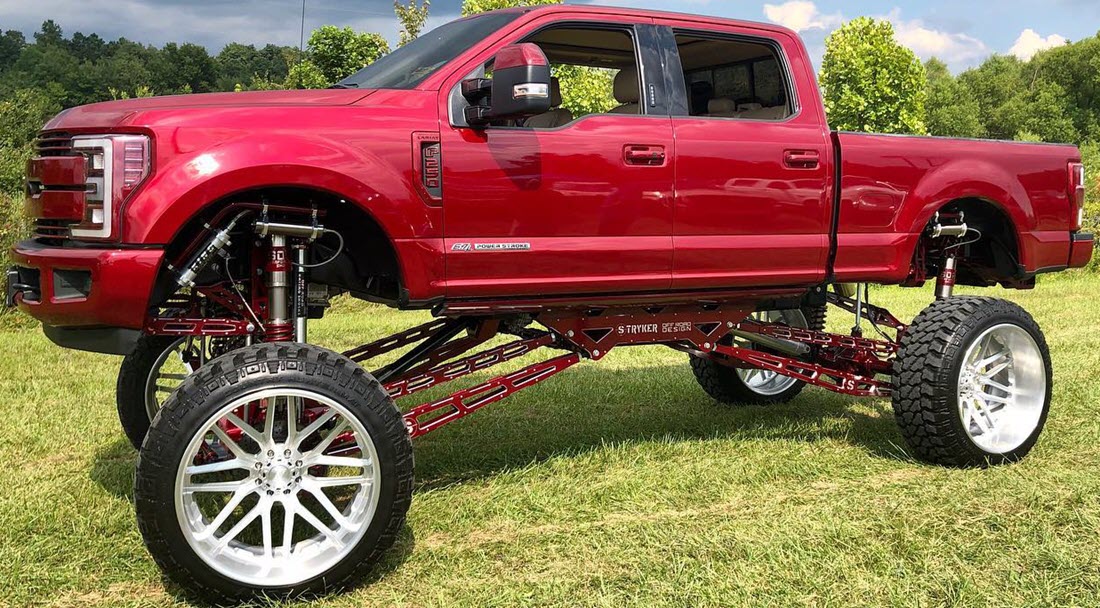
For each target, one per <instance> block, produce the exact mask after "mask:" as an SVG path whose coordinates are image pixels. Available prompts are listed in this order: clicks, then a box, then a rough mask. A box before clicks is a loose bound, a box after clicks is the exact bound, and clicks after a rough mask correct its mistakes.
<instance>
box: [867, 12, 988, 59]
mask: <svg viewBox="0 0 1100 608" xmlns="http://www.w3.org/2000/svg"><path fill="white" fill-rule="evenodd" d="M886 19H889V20H890V22H891V23H893V24H894V32H895V34H896V36H897V39H898V42H900V43H901V44H904V45H905V46H907V47H909V48H910V49H912V50H913V52H914V53H916V54H917V57H920V58H921V59H930V58H932V57H936V58H938V59H941V60H943V61H944V62H946V63H947V64H948V65H950V66H952V67H953V68H956V67H961V66H966V65H970V64H972V63H974V62H975V61H977V60H980V59H984V58H985V57H987V56H988V55H989V54H990V50H989V47H987V46H986V45H985V43H984V42H982V41H981V40H978V39H977V38H974V37H973V36H969V35H967V34H963V33H959V32H945V31H942V30H936V29H932V28H930V27H928V26H926V25H925V24H924V22H923V21H921V20H920V19H911V20H908V21H907V20H905V19H902V18H901V11H899V10H898V9H894V10H893V11H890V14H889V15H887V16H886Z"/></svg>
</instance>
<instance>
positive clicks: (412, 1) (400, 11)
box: [393, 0, 432, 46]
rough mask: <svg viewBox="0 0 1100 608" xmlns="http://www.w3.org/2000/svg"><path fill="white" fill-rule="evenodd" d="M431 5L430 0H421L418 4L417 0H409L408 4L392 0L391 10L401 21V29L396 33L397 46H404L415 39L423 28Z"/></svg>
mask: <svg viewBox="0 0 1100 608" xmlns="http://www.w3.org/2000/svg"><path fill="white" fill-rule="evenodd" d="M431 7H432V3H431V0H423V4H420V5H417V0H409V2H408V4H402V3H401V1H400V0H393V12H394V13H396V14H397V20H398V21H400V22H401V31H399V32H398V33H397V36H398V41H397V46H405V45H406V44H408V43H410V42H412V41H413V40H416V37H417V36H419V35H420V32H421V31H422V30H423V29H424V22H425V21H427V20H428V10H429V9H431Z"/></svg>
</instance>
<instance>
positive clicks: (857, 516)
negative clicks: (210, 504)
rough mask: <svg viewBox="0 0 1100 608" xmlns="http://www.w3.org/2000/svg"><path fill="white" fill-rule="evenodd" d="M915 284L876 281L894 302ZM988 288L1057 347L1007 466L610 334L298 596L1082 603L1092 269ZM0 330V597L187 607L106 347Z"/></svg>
mask: <svg viewBox="0 0 1100 608" xmlns="http://www.w3.org/2000/svg"><path fill="white" fill-rule="evenodd" d="M929 293H930V292H929V290H928V289H925V290H922V291H916V290H900V289H879V290H875V292H874V294H873V295H874V298H875V299H876V301H877V302H878V303H880V304H883V305H886V306H889V307H890V308H892V309H894V310H895V311H896V313H897V314H898V316H899V317H901V318H911V317H912V316H913V315H914V314H915V313H916V312H917V311H918V310H919V309H920V308H922V307H923V306H924V305H925V304H926V303H927V302H928V300H929ZM989 293H992V294H996V295H1001V296H1004V297H1008V298H1011V299H1013V300H1016V301H1018V302H1020V303H1021V304H1023V305H1024V306H1025V307H1026V308H1028V309H1029V310H1031V311H1032V312H1033V314H1035V316H1036V317H1037V318H1038V319H1039V322H1040V324H1041V325H1042V326H1043V327H1044V329H1045V331H1046V334H1047V337H1048V340H1049V342H1050V345H1051V349H1052V354H1053V357H1054V367H1055V387H1054V406H1053V411H1052V414H1051V417H1050V421H1049V424H1048V426H1047V430H1046V432H1045V434H1044V436H1043V439H1042V440H1041V441H1040V443H1039V445H1038V447H1037V448H1036V450H1035V451H1034V452H1033V453H1032V455H1031V456H1030V457H1029V458H1027V459H1026V460H1025V461H1024V462H1022V463H1020V464H1018V465H1015V466H1010V467H1002V468H997V469H994V470H988V471H959V470H949V469H944V468H939V467H934V466H927V465H923V464H920V463H917V462H914V461H913V460H912V459H910V458H909V457H908V456H907V455H906V452H905V450H904V449H903V448H902V447H900V446H899V444H900V442H901V438H900V436H899V435H898V433H897V431H896V429H895V426H894V421H893V417H892V413H891V410H890V406H889V403H888V402H887V401H882V400H877V401H859V400H855V399H850V398H846V397H842V396H838V395H834V394H832V393H828V392H825V391H823V390H819V389H808V390H807V391H805V392H804V393H803V394H802V395H801V396H800V397H799V398H797V399H796V400H794V402H792V403H790V404H788V405H784V406H779V407H771V408H748V409H727V408H723V407H719V406H717V405H715V404H713V403H712V402H711V401H710V400H709V399H708V398H707V397H706V396H705V395H704V394H703V393H702V391H701V390H700V389H699V388H698V387H697V386H696V385H695V383H694V381H693V379H692V377H691V374H690V372H689V371H688V369H687V366H686V364H685V360H684V356H683V355H681V354H678V353H675V352H673V351H671V350H668V349H660V348H639V349H622V350H620V351H615V352H613V353H612V354H611V355H610V356H609V357H608V358H607V359H606V360H605V361H603V362H601V363H595V364H594V363H583V364H581V365H579V366H577V367H576V368H574V369H573V370H570V371H569V372H566V373H565V374H563V375H562V376H559V377H558V378H555V379H553V380H550V381H548V382H547V383H546V384H543V385H540V386H538V387H536V388H533V389H530V390H529V391H527V392H524V393H520V394H518V395H517V396H515V397H513V398H511V399H509V400H506V401H504V402H502V403H500V404H497V405H493V406H491V407H489V408H487V409H486V410H484V411H482V412H479V413H478V414H477V415H476V416H473V417H471V418H469V419H467V420H464V421H462V422H460V423H457V424H454V425H452V426H449V427H447V428H446V429H444V430H441V431H439V432H437V433H435V434H432V435H429V436H427V437H425V438H422V439H421V440H418V441H417V442H416V450H417V459H416V464H417V471H416V473H417V481H418V491H417V494H416V497H415V499H414V501H413V506H412V510H411V512H410V515H409V525H408V527H407V528H406V530H405V531H404V533H403V535H402V537H401V539H400V541H399V544H398V546H397V547H396V548H395V549H394V551H392V552H391V554H390V556H389V558H388V559H387V560H386V562H385V563H384V564H383V565H382V566H381V567H380V568H379V569H378V570H377V572H376V573H375V574H374V577H373V581H372V582H371V583H369V584H366V585H364V586H361V587H359V588H358V589H356V590H353V591H352V592H350V593H348V594H345V595H340V596H334V597H330V598H325V599H322V600H319V601H316V602H315V603H313V604H312V605H316V606H348V607H351V606H376V605H378V606H383V605H399V606H435V605H456V606H504V605H537V606H545V605H567V606H692V607H695V606H754V607H755V606H771V605H806V604H811V605H821V606H853V605H864V606H883V605H900V606H942V605H960V606H1025V605H1027V606H1031V605H1051V606H1095V605H1098V604H1100V600H1097V597H1100V535H1098V534H1097V529H1098V528H1100V419H1098V416H1097V415H1096V404H1097V403H1100V378H1098V375H1100V277H1098V276H1095V275H1093V276H1088V275H1081V274H1078V275H1067V276H1061V277H1051V278H1044V280H1043V281H1042V282H1041V285H1040V287H1039V289H1037V290H1035V291H1033V292H999V291H990V292H989ZM833 313H834V317H833V321H832V324H833V326H834V328H836V329H841V328H845V327H848V326H850V325H851V319H850V318H847V317H846V316H845V317H844V318H841V315H840V313H839V311H835V309H834V311H833ZM419 318H423V317H422V316H421V317H418V316H417V315H400V314H397V313H392V312H389V311H384V310H381V309H378V308H367V307H362V306H344V307H343V308H342V309H341V311H340V312H339V313H338V314H335V315H332V316H330V317H329V318H326V319H325V320H324V321H322V322H318V323H316V324H315V325H314V329H313V336H314V337H315V338H316V339H317V341H318V342H320V343H322V344H325V345H327V346H330V347H333V348H336V349H340V348H345V347H349V346H352V345H353V344H354V343H355V342H357V341H366V340H368V339H370V338H371V337H372V336H377V335H379V334H381V333H384V332H389V331H392V330H395V329H398V328H401V327H404V326H408V325H411V324H413V323H414V322H416V321H417V320H418V319H419ZM0 340H2V341H3V344H4V346H3V349H2V351H0V352H2V353H3V355H4V356H3V359H2V360H0V403H3V405H2V406H0V407H2V410H0V414H2V416H0V420H3V427H2V429H0V488H2V491H0V605H3V604H8V605H11V606H24V605H45V606H162V605H186V604H187V600H186V598H185V597H184V596H183V595H182V594H181V593H180V591H179V589H178V588H176V587H174V586H172V585H171V584H167V583H165V582H164V581H163V580H162V578H161V576H160V573H159V572H158V571H157V569H156V567H155V566H154V565H153V563H152V561H151V559H150V558H149V557H148V556H147V554H146V552H145V549H144V547H143V546H142V543H141V538H140V536H139V534H138V532H137V527H136V525H135V523H134V516H133V511H132V508H131V505H130V501H131V487H130V484H131V475H132V469H133V466H134V461H135V453H134V452H133V451H132V450H131V449H130V448H129V446H128V444H127V443H126V441H125V439H124V438H123V436H122V433H121V431H120V430H119V428H118V423H117V421H116V418H115V412H114V380H115V373H116V370H117V365H118V362H119V361H118V359H117V358H113V357H107V356H98V355H90V354H84V353H78V352H73V351H66V350H62V349H59V348H56V347H54V346H52V345H51V344H50V343H49V342H48V341H47V340H46V339H45V338H44V337H42V336H41V334H40V333H39V332H37V331H33V330H9V331H6V332H4V333H0ZM516 367H518V364H517V365H516ZM484 377H485V376H484V375H482V376H480V378H484ZM475 380H476V379H475ZM403 405H410V404H403Z"/></svg>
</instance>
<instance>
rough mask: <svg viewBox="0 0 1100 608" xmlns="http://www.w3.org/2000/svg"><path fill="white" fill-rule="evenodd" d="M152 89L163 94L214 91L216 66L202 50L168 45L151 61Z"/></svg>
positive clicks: (185, 45) (208, 54)
mask: <svg viewBox="0 0 1100 608" xmlns="http://www.w3.org/2000/svg"><path fill="white" fill-rule="evenodd" d="M150 71H151V72H152V79H153V82H152V88H153V90H154V91H157V92H158V93H162V94H170V93H206V92H208V91H213V90H214V84H215V82H216V80H217V67H216V65H215V63H214V59H213V58H212V57H211V56H210V53H208V52H207V51H206V48H205V47H202V46H199V45H197V44H191V43H187V44H181V45H177V44H176V43H174V42H169V43H168V44H166V45H164V48H163V49H161V51H160V53H158V54H157V56H156V57H155V59H154V61H153V62H152V66H151V70H150Z"/></svg>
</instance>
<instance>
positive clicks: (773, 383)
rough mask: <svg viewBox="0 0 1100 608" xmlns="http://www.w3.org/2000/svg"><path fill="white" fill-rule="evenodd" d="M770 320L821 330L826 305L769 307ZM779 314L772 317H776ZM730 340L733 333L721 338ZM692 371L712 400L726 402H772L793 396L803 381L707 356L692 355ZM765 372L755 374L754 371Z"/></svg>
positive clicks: (741, 403) (736, 403)
mask: <svg viewBox="0 0 1100 608" xmlns="http://www.w3.org/2000/svg"><path fill="white" fill-rule="evenodd" d="M763 314H766V315H771V317H773V318H771V319H770V320H771V321H778V322H782V323H786V324H787V325H790V326H791V327H800V328H803V329H812V330H814V331H822V330H823V329H825V306H824V305H822V306H815V307H807V308H803V309H801V310H786V311H771V312H767V313H763ZM777 316H779V317H781V318H775V317H777ZM722 343H723V344H731V343H732V337H731V336H727V337H726V338H724V339H723V342H722ZM691 371H692V373H693V374H694V375H695V380H696V381H697V382H698V383H699V386H700V387H702V388H703V390H704V391H705V392H706V393H707V394H708V395H710V396H711V397H712V398H713V399H714V400H715V401H718V402H719V403H723V404H727V405H771V404H773V403H786V402H788V401H790V400H791V399H794V398H795V397H796V396H797V395H798V394H799V393H801V392H802V389H803V388H805V387H806V383H805V382H801V381H799V380H794V379H791V378H787V377H785V376H780V375H777V374H774V372H763V370H744V369H741V368H736V367H730V366H728V365H723V364H722V363H719V362H718V361H716V360H714V359H712V358H710V357H695V356H693V357H691ZM761 373H763V374H767V375H757V374H761Z"/></svg>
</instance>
